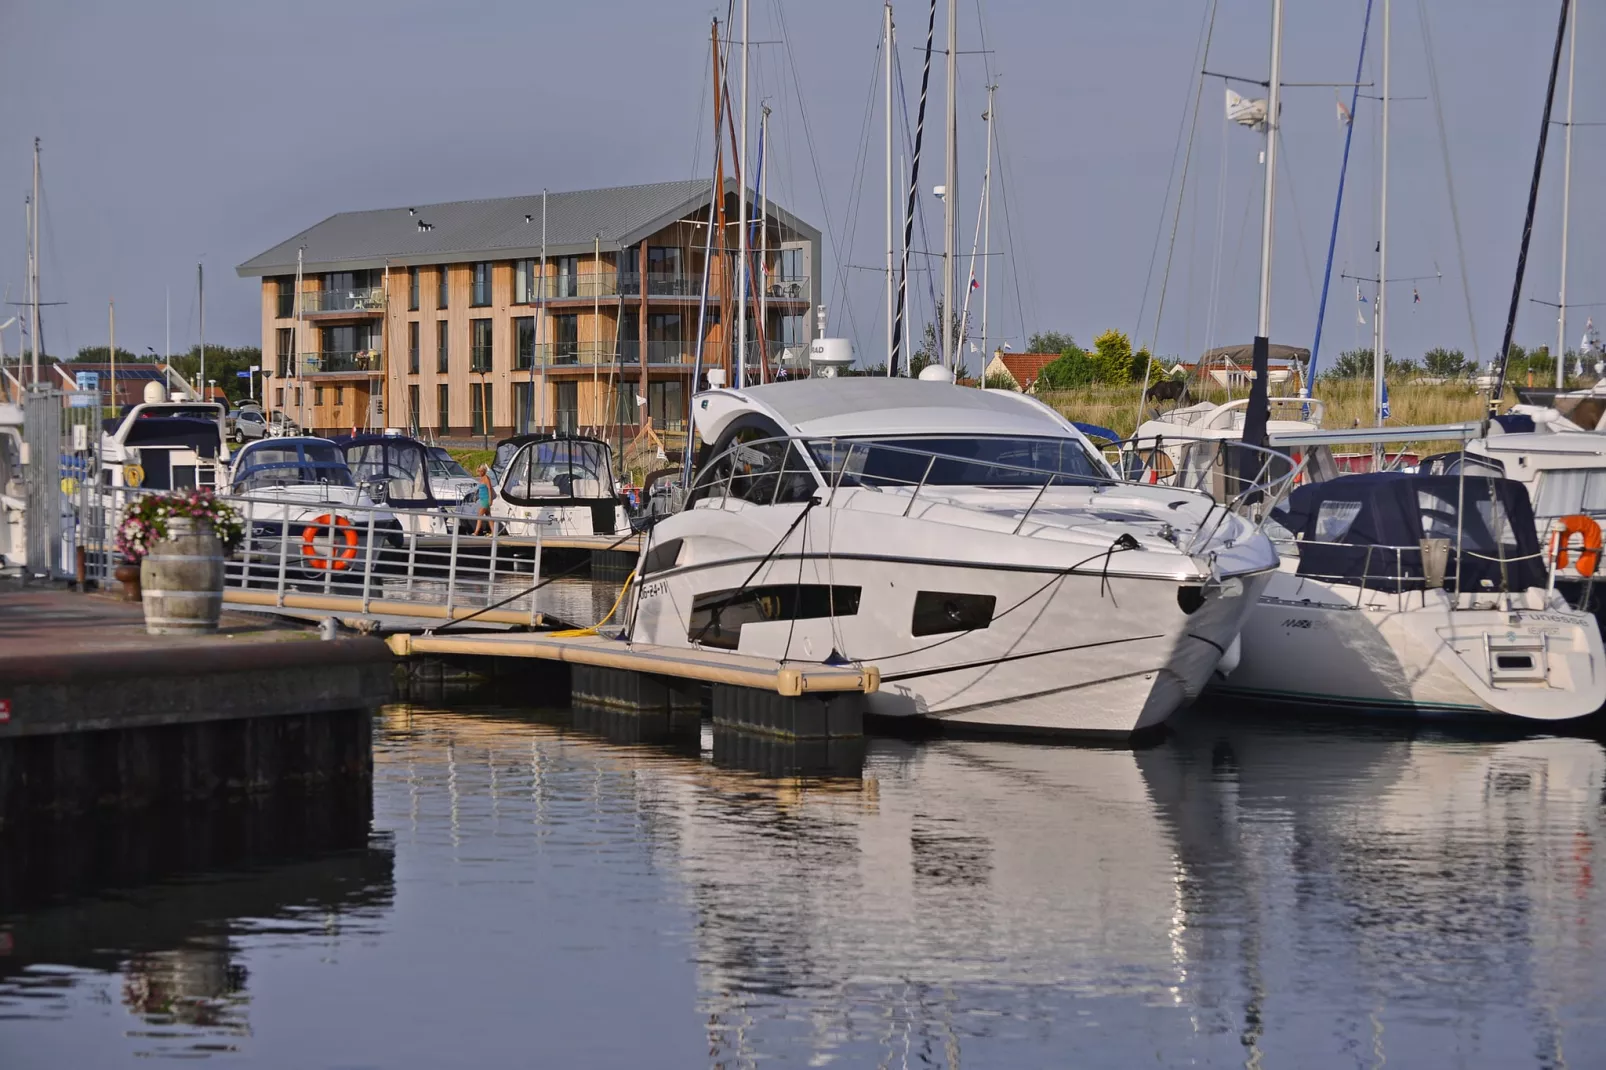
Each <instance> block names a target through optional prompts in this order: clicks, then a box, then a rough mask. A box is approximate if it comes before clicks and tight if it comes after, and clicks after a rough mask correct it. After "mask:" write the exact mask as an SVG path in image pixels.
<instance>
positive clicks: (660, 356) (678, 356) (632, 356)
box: [619, 342, 695, 364]
mask: <svg viewBox="0 0 1606 1070" xmlns="http://www.w3.org/2000/svg"><path fill="white" fill-rule="evenodd" d="M694 359H695V354H694V353H692V352H691V351H690V350H689V343H687V342H648V343H647V363H648V364H690V363H692V361H693V360H694ZM619 362H620V363H621V364H640V363H641V343H640V342H621V343H619Z"/></svg>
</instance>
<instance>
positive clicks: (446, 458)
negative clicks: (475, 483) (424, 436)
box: [429, 446, 474, 479]
mask: <svg viewBox="0 0 1606 1070" xmlns="http://www.w3.org/2000/svg"><path fill="white" fill-rule="evenodd" d="M429 474H430V475H432V476H437V477H439V478H441V479H472V478H474V477H473V476H471V475H469V474H468V469H466V468H464V467H463V466H462V465H460V464H458V463H457V458H456V457H453V456H452V455H451V454H450V453H447V452H446V451H445V450H444V449H442V448H441V447H439V446H435V447H432V448H431V449H430V451H429Z"/></svg>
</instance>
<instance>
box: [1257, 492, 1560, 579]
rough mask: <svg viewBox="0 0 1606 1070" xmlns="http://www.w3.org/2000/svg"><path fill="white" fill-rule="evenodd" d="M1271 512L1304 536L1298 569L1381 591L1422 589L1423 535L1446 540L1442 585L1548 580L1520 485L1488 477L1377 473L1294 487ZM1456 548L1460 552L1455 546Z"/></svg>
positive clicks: (1537, 538) (1313, 574) (1308, 574)
mask: <svg viewBox="0 0 1606 1070" xmlns="http://www.w3.org/2000/svg"><path fill="white" fill-rule="evenodd" d="M1273 519H1275V520H1276V521H1277V522H1278V523H1280V524H1281V525H1282V526H1283V527H1285V528H1287V529H1288V530H1289V531H1290V532H1291V533H1292V534H1293V535H1294V537H1295V538H1296V539H1298V540H1299V542H1300V552H1299V570H1298V571H1299V575H1301V576H1311V577H1314V578H1321V579H1328V580H1333V581H1336V582H1339V583H1346V584H1354V585H1357V586H1362V587H1369V588H1371V589H1373V590H1381V591H1405V590H1421V589H1422V588H1423V587H1425V586H1426V583H1425V580H1424V576H1423V571H1422V550H1421V543H1422V540H1423V539H1448V540H1449V543H1450V559H1449V564H1448V566H1447V568H1446V570H1445V586H1446V587H1447V588H1449V589H1451V590H1460V591H1521V590H1525V589H1527V588H1529V587H1543V586H1545V564H1544V560H1543V555H1542V553H1541V551H1540V547H1539V537H1538V533H1537V531H1536V529H1535V527H1534V516H1533V508H1532V506H1531V505H1530V504H1529V502H1528V495H1527V492H1526V491H1524V490H1523V487H1522V484H1520V483H1517V482H1514V481H1512V480H1509V479H1501V478H1495V477H1490V476H1474V475H1467V476H1466V477H1465V478H1458V477H1456V476H1431V475H1413V474H1410V473H1405V472H1376V473H1368V474H1364V475H1353V476H1341V477H1339V478H1338V479H1332V480H1328V481H1327V482H1324V483H1312V484H1308V485H1306V486H1303V487H1299V488H1297V489H1296V490H1295V491H1294V492H1293V494H1291V495H1289V497H1288V500H1287V501H1286V502H1285V503H1284V504H1283V505H1282V506H1280V507H1279V508H1278V509H1277V511H1276V512H1274V513H1273ZM1458 550H1459V552H1458Z"/></svg>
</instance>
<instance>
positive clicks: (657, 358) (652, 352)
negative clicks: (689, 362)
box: [647, 312, 683, 364]
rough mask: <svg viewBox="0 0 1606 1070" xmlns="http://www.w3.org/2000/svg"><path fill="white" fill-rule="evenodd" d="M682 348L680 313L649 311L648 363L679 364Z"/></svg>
mask: <svg viewBox="0 0 1606 1070" xmlns="http://www.w3.org/2000/svg"><path fill="white" fill-rule="evenodd" d="M682 348H683V347H682V345H681V340H680V313H679V312H649V313H647V363H648V364H678V363H680V354H681V349H682Z"/></svg>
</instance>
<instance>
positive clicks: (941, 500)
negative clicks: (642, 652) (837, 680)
mask: <svg viewBox="0 0 1606 1070" xmlns="http://www.w3.org/2000/svg"><path fill="white" fill-rule="evenodd" d="M693 414H694V418H695V422H696V427H697V430H698V431H699V432H701V434H702V437H703V441H704V442H708V443H712V446H710V447H709V448H708V449H706V450H705V452H704V459H703V462H702V463H701V464H700V465H699V470H698V473H697V475H696V478H695V480H694V482H693V487H692V491H691V493H690V494H689V495H688V497H687V504H686V506H685V508H683V509H682V510H681V511H680V512H679V513H676V514H674V515H673V516H670V517H668V518H666V519H664V520H662V521H660V522H659V523H658V524H656V526H654V527H653V529H652V530H651V533H650V536H649V538H648V540H647V542H646V545H645V546H644V547H643V551H642V557H641V562H640V565H639V567H638V578H637V582H636V583H635V584H634V585H633V586H632V591H631V597H630V601H629V603H628V604H629V610H630V612H629V616H628V623H627V625H626V634H627V636H628V638H630V639H631V640H633V641H637V642H644V643H654V644H658V645H661V646H668V647H693V648H702V649H712V650H726V651H731V652H733V653H737V654H751V655H759V656H763V657H767V658H774V659H779V660H783V661H793V662H815V663H821V662H833V663H835V662H856V663H862V664H866V665H873V666H875V667H876V668H878V669H879V670H880V674H881V688H880V690H879V691H878V692H877V693H875V694H873V695H870V696H869V703H870V705H869V707H868V708H869V709H870V710H871V711H872V712H874V713H879V714H883V715H892V716H921V717H926V718H931V719H935V720H937V721H940V722H943V723H945V724H956V725H967V726H976V727H980V728H983V729H999V730H1003V729H1025V730H1031V731H1071V732H1077V733H1091V734H1104V735H1113V736H1120V737H1125V736H1128V735H1130V734H1131V733H1133V732H1135V731H1137V730H1139V729H1142V728H1145V727H1148V726H1151V725H1155V724H1159V723H1160V722H1161V721H1164V720H1165V719H1166V718H1167V717H1168V716H1170V714H1171V713H1172V711H1173V710H1175V709H1176V708H1177V707H1178V706H1180V705H1182V704H1183V703H1185V702H1187V701H1189V700H1191V699H1192V698H1194V697H1195V696H1196V695H1197V694H1198V692H1199V690H1200V688H1201V687H1202V686H1203V685H1204V684H1205V682H1206V681H1207V680H1208V679H1209V677H1210V674H1211V672H1212V670H1214V669H1215V667H1216V665H1217V664H1218V662H1219V661H1220V660H1221V658H1222V656H1223V654H1224V653H1225V652H1226V651H1227V650H1228V648H1229V647H1231V646H1232V645H1233V642H1234V640H1235V639H1236V638H1237V635H1238V631H1239V628H1240V626H1241V624H1242V621H1243V618H1244V617H1245V615H1246V614H1247V613H1248V611H1249V608H1250V607H1251V606H1252V605H1253V604H1254V602H1255V599H1256V598H1257V597H1258V596H1259V594H1260V591H1261V589H1262V588H1263V587H1264V586H1265V584H1266V581H1267V579H1268V578H1269V576H1270V573H1271V572H1272V571H1273V570H1274V569H1275V568H1276V565H1277V555H1276V551H1275V549H1274V548H1273V546H1272V545H1271V542H1270V540H1269V539H1267V538H1266V536H1265V535H1263V534H1262V533H1261V532H1260V531H1259V530H1258V528H1257V526H1256V524H1255V523H1253V522H1252V521H1250V520H1248V519H1245V518H1244V517H1241V516H1239V515H1237V514H1236V513H1234V512H1232V511H1230V510H1228V509H1226V508H1224V507H1222V506H1218V505H1216V504H1214V503H1213V502H1212V501H1211V500H1210V499H1209V498H1208V497H1207V496H1205V495H1203V494H1199V493H1195V492H1192V491H1188V490H1183V489H1179V488H1175V487H1159V486H1142V485H1133V484H1129V483H1125V482H1122V481H1121V480H1119V479H1118V478H1117V476H1116V474H1115V472H1114V471H1113V470H1112V469H1111V468H1110V467H1109V465H1108V464H1107V463H1106V462H1105V461H1104V460H1103V459H1102V458H1101V457H1100V456H1099V455H1098V453H1097V452H1096V451H1095V450H1094V449H1093V448H1092V447H1091V446H1090V445H1089V443H1088V442H1087V440H1086V439H1085V438H1084V437H1083V436H1082V434H1081V433H1080V432H1078V431H1077V430H1076V429H1075V428H1074V427H1073V426H1072V425H1071V424H1069V423H1068V422H1066V421H1065V420H1064V419H1063V418H1061V417H1060V416H1059V414H1057V413H1055V412H1054V411H1053V410H1052V409H1049V408H1048V407H1047V406H1046V405H1043V404H1042V403H1040V402H1038V401H1036V400H1035V399H1032V398H1028V397H1025V396H1023V395H1020V394H1015V393H1012V392H1007V391H981V390H968V389H964V388H961V387H955V386H952V385H949V384H946V383H939V382H920V381H911V380H906V379H870V378H863V379H826V378H820V379H809V380H805V381H800V382H792V383H776V384H771V385H766V386H757V387H749V388H745V389H741V390H713V391H709V392H706V393H702V394H699V395H697V397H696V398H695V399H694V408H693Z"/></svg>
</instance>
